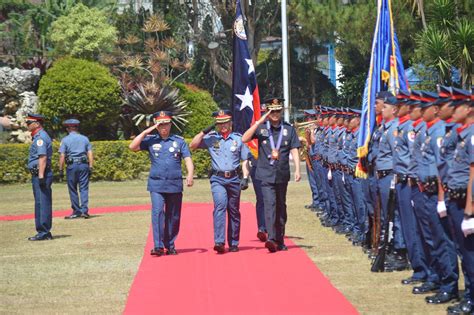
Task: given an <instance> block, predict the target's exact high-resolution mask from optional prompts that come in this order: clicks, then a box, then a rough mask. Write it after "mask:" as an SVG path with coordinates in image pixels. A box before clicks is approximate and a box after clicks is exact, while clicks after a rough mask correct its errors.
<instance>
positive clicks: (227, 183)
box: [189, 110, 265, 254]
mask: <svg viewBox="0 0 474 315" xmlns="http://www.w3.org/2000/svg"><path fill="white" fill-rule="evenodd" d="M213 116H214V118H215V121H216V122H215V125H212V126H209V127H207V128H206V129H204V130H203V131H201V132H200V133H198V134H197V135H196V136H195V137H194V139H193V140H192V141H191V144H190V145H189V146H190V148H191V149H192V150H196V149H207V150H208V151H209V154H210V156H211V162H212V170H211V172H210V176H209V178H210V181H211V191H212V197H213V199H214V213H213V217H214V243H215V245H214V250H215V251H216V252H217V253H219V254H222V253H224V252H225V221H226V212H227V214H228V227H227V242H228V243H229V251H230V252H238V251H239V239H240V193H241V189H247V187H248V176H249V169H248V161H247V159H248V156H249V150H248V148H247V146H246V145H244V144H243V143H242V136H241V135H240V134H238V133H236V132H232V116H231V112H230V111H228V110H219V111H217V112H215V113H213ZM214 127H215V128H216V129H217V132H216V131H212V130H213V129H214ZM241 161H243V163H242V172H243V179H242V180H240V179H239V173H240V162H241ZM264 202H265V201H264Z"/></svg>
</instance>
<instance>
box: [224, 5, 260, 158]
mask: <svg viewBox="0 0 474 315" xmlns="http://www.w3.org/2000/svg"><path fill="white" fill-rule="evenodd" d="M233 31H234V32H233V33H234V43H233V60H232V109H231V110H232V116H233V122H234V126H233V129H234V131H236V132H239V133H244V132H245V131H247V129H249V127H250V126H251V125H252V124H253V123H254V122H255V121H257V120H258V119H259V118H260V96H259V94H258V86H257V76H256V74H255V67H254V64H253V61H252V58H251V57H250V53H249V48H248V44H247V33H246V32H245V26H244V18H243V15H242V9H241V6H240V0H237V2H236V12H235V21H234V27H233ZM248 146H249V148H250V151H251V152H252V154H253V155H254V156H257V152H258V144H257V141H256V140H253V141H251V142H249V143H248Z"/></svg>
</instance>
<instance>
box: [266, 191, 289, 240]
mask: <svg viewBox="0 0 474 315" xmlns="http://www.w3.org/2000/svg"><path fill="white" fill-rule="evenodd" d="M287 189H288V182H284V183H267V182H262V192H263V203H264V205H265V225H266V226H267V231H268V239H270V240H272V241H275V242H277V243H279V244H284V243H285V225H286V220H287V214H286V191H287Z"/></svg>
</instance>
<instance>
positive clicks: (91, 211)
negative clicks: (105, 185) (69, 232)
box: [0, 204, 151, 221]
mask: <svg viewBox="0 0 474 315" xmlns="http://www.w3.org/2000/svg"><path fill="white" fill-rule="evenodd" d="M150 209H151V204H145V205H131V206H116V207H101V208H93V209H89V214H90V215H91V216H94V215H95V214H101V213H110V212H130V211H144V210H148V211H149V210H150ZM32 211H33V213H30V214H21V215H5V216H0V221H20V220H30V219H34V218H35V214H34V209H32ZM71 212H72V210H58V211H53V217H54V218H56V217H64V216H66V215H70V214H71Z"/></svg>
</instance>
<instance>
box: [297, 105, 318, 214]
mask: <svg viewBox="0 0 474 315" xmlns="http://www.w3.org/2000/svg"><path fill="white" fill-rule="evenodd" d="M304 114H305V122H307V123H308V122H309V123H310V124H309V125H307V126H306V128H305V129H304V133H305V136H304V137H303V138H300V141H302V142H305V143H306V153H307V154H306V160H305V164H306V174H308V183H309V186H310V188H311V203H310V204H308V205H305V206H304V207H305V208H306V209H311V211H316V209H318V208H319V206H318V199H319V190H318V186H317V184H316V177H317V176H316V173H315V170H314V168H313V165H312V163H311V157H312V156H314V154H315V152H314V146H313V145H312V144H313V142H312V141H311V134H312V133H314V129H315V127H316V126H315V125H314V123H311V122H312V121H313V120H314V118H315V111H314V110H312V109H311V110H305V111H304Z"/></svg>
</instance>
